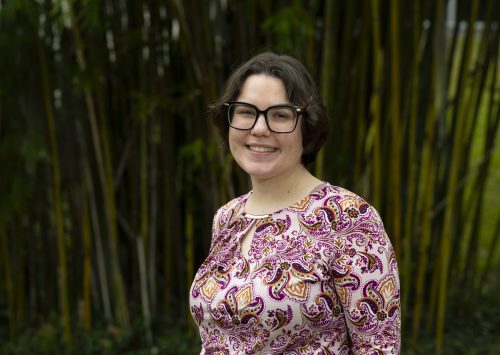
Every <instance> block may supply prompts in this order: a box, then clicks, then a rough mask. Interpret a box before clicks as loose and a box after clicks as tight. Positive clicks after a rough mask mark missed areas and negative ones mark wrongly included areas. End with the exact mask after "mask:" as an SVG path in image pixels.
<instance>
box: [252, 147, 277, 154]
mask: <svg viewBox="0 0 500 355" xmlns="http://www.w3.org/2000/svg"><path fill="white" fill-rule="evenodd" d="M247 147H248V149H249V150H251V151H252V152H257V153H271V152H274V151H276V150H277V149H276V148H273V147H265V146H261V145H247Z"/></svg>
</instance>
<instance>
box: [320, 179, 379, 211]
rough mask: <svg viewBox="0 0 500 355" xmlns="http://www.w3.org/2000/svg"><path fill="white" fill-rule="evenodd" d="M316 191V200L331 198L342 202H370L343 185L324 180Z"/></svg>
mask: <svg viewBox="0 0 500 355" xmlns="http://www.w3.org/2000/svg"><path fill="white" fill-rule="evenodd" d="M316 191H317V193H316V197H317V198H318V200H321V201H323V202H324V201H325V200H333V201H336V202H338V203H343V204H346V203H358V204H366V205H367V206H370V204H369V203H368V202H367V201H366V200H365V199H364V198H363V197H361V196H360V195H358V194H356V193H354V192H352V191H350V190H348V189H346V188H344V187H341V186H337V185H333V184H331V183H329V182H325V183H324V184H323V185H321V186H320V187H319V189H317V190H316Z"/></svg>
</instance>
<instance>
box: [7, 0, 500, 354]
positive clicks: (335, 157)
mask: <svg viewBox="0 0 500 355" xmlns="http://www.w3.org/2000/svg"><path fill="white" fill-rule="evenodd" d="M499 6H500V2H498V1H495V0H469V1H466V0H459V1H456V0H448V1H446V0H422V1H410V0H350V1H347V0H322V1H320V0H311V1H298V0H295V1H283V0H276V1H265V0H248V1H246V0H245V1H243V0H242V1H233V0H206V1H197V0H186V1H180V0H165V1H155V0H144V1H141V0H133V1H125V0H120V1H110V0H52V1H47V0H37V1H32V0H7V1H5V0H4V1H1V0H0V67H1V68H2V70H1V75H0V166H1V168H0V191H1V194H0V353H6V354H9V353H16V354H17V353H18V354H25V353H56V354H57V353H68V354H83V353H85V354H87V353H88V354H93V353H109V354H113V353H129V354H132V353H134V354H146V353H148V354H149V353H175V354H180V353H186V354H188V353H196V352H197V351H199V345H198V344H199V341H198V335H197V332H196V329H194V328H193V326H192V323H190V315H189V313H188V307H187V299H188V289H189V286H190V284H191V280H192V278H193V275H194V272H195V270H196V268H197V267H198V265H199V264H200V263H201V262H202V260H203V258H204V257H205V255H206V253H207V247H208V245H209V241H210V234H209V233H210V232H209V231H210V225H211V219H212V216H213V213H214V212H215V210H216V209H217V208H218V207H219V206H220V205H221V204H222V203H224V202H225V201H227V200H228V199H230V198H232V197H234V196H236V195H238V194H241V193H243V192H246V191H247V190H248V188H249V182H248V179H247V178H246V177H245V175H244V174H243V173H242V172H241V171H240V170H239V169H238V168H237V167H236V166H235V164H234V163H233V162H232V160H231V158H230V157H229V156H228V155H227V154H226V153H225V152H224V151H223V150H222V149H221V148H220V143H219V141H218V140H217V138H216V134H215V131H214V127H213V125H212V123H211V122H210V121H209V120H207V115H206V110H207V106H208V105H209V104H210V103H211V102H213V101H214V99H215V98H216V96H217V94H218V92H220V90H221V87H222V85H223V83H224V79H225V78H226V77H227V75H228V73H229V72H230V71H231V69H232V68H233V67H234V65H236V64H238V63H240V62H241V61H243V60H245V59H247V58H249V57H250V56H251V55H253V54H256V53H258V52H260V51H262V50H274V51H278V52H282V53H288V54H291V55H294V56H296V57H298V58H299V59H301V60H302V61H303V62H304V63H305V65H306V66H307V67H308V68H309V70H310V71H311V73H312V74H313V76H314V77H315V78H316V80H317V82H318V85H319V86H320V89H321V91H322V93H323V97H324V99H325V101H326V104H327V107H328V112H329V115H330V118H331V123H332V129H331V132H332V134H331V137H330V139H329V141H328V143H327V145H326V147H325V148H324V150H323V151H322V153H321V155H320V157H319V159H318V161H317V162H316V164H315V165H314V166H312V167H311V168H312V169H313V170H314V171H315V172H316V174H317V175H318V176H319V177H320V178H322V179H325V180H328V181H330V182H331V183H334V184H336V185H341V186H344V187H346V188H349V189H351V190H353V191H355V192H356V193H358V194H360V195H362V196H363V197H365V198H366V199H367V200H368V201H370V202H371V203H372V204H373V205H374V206H375V207H376V208H377V209H378V210H379V211H380V213H381V215H382V217H383V219H384V221H385V224H386V228H387V230H388V232H389V234H390V237H391V239H392V241H393V244H394V246H395V248H396V251H397V255H398V260H399V266H400V272H401V282H402V301H403V316H404V328H403V336H404V342H403V349H404V353H405V354H428V353H433V352H436V353H446V354H487V353H492V354H493V353H498V352H499V349H500V340H499V339H498V336H497V335H498V334H497V333H498V329H500V312H499V307H498V305H499V304H500V298H499V296H498V294H499V291H500V285H499V279H498V272H499V271H500V262H499V238H500V208H499V204H498V197H499V193H500V191H499V189H500V169H499V167H500V153H499V148H498V147H499V145H498V143H497V140H498V132H499V128H498V125H499V119H500V87H499V84H500V80H499V77H500V74H499V68H498V67H499V55H498V51H499V22H500V21H499V20H500V9H499ZM495 276H496V277H495Z"/></svg>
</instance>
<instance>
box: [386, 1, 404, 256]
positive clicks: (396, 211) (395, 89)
mask: <svg viewBox="0 0 500 355" xmlns="http://www.w3.org/2000/svg"><path fill="white" fill-rule="evenodd" d="M399 1H400V0H391V3H390V38H391V45H390V47H391V53H390V63H391V87H390V92H391V98H390V106H391V109H390V112H391V149H390V151H391V163H390V166H391V174H390V184H389V185H390V186H391V188H390V189H389V194H390V195H391V196H390V197H391V198H390V201H391V203H390V205H389V206H390V208H389V211H390V212H389V216H391V218H392V219H391V222H392V223H391V235H392V238H391V239H392V240H393V242H394V250H395V252H396V256H397V257H398V260H399V257H400V255H401V250H400V244H401V235H400V234H401V132H400V120H401V117H400V115H401V112H400V100H401V98H400V92H401V89H400V80H401V79H400V73H399V71H400V63H399V62H400V59H399V51H400V46H399V31H400V28H399V21H400V20H399Z"/></svg>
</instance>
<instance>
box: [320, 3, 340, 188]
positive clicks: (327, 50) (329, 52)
mask: <svg viewBox="0 0 500 355" xmlns="http://www.w3.org/2000/svg"><path fill="white" fill-rule="evenodd" d="M333 5H334V2H333V0H330V1H327V2H326V4H325V6H326V8H325V30H324V36H325V39H324V42H323V43H324V44H323V58H322V59H321V73H322V75H321V83H320V87H321V93H322V95H323V97H324V100H325V105H326V109H327V112H328V114H330V113H331V112H332V99H333V97H334V96H333V85H331V82H332V73H333V55H334V47H333V45H334V38H333V36H334V31H333V26H334V22H333V19H334V16H335V8H334V6H333ZM324 160H325V152H324V149H321V150H320V151H319V153H318V156H317V158H316V162H315V174H316V177H317V178H318V179H320V180H323V179H324V176H325V172H324Z"/></svg>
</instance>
